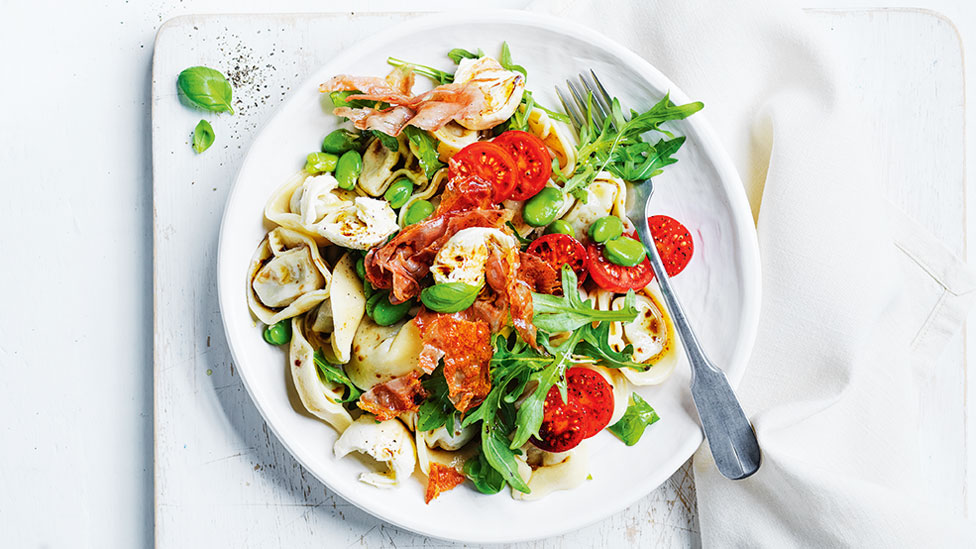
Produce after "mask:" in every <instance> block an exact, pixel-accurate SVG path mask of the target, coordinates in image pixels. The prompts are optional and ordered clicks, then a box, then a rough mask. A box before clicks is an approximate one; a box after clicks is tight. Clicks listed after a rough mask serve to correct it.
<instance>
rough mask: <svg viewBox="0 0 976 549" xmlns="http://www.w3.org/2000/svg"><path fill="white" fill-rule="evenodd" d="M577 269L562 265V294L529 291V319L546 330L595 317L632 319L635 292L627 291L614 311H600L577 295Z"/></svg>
mask: <svg viewBox="0 0 976 549" xmlns="http://www.w3.org/2000/svg"><path fill="white" fill-rule="evenodd" d="M576 280H577V279H576V273H574V272H573V269H571V268H570V267H569V266H568V265H563V267H562V283H563V295H562V296H561V297H560V296H554V295H548V294H537V293H535V292H533V293H532V310H533V315H532V323H533V324H535V326H536V328H538V329H540V330H544V331H546V332H549V333H552V334H554V333H558V332H570V331H573V330H575V329H577V328H579V327H581V326H583V325H585V324H589V323H590V322H597V321H604V320H606V321H617V320H619V321H622V322H631V321H633V320H634V318H635V317H636V316H637V309H636V308H635V307H634V292H633V290H630V291H628V292H627V297H626V298H625V300H624V306H623V308H622V309H620V310H617V311H601V310H598V309H594V308H593V304H592V303H591V301H590V300H586V301H583V300H582V299H580V295H579V290H578V289H577V286H576Z"/></svg>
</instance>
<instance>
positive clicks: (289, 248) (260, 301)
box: [247, 227, 332, 325]
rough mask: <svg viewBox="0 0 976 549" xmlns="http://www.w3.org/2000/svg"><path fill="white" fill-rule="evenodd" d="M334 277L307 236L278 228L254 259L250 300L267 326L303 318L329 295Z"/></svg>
mask: <svg viewBox="0 0 976 549" xmlns="http://www.w3.org/2000/svg"><path fill="white" fill-rule="evenodd" d="M331 278H332V274H331V273H330V272H329V268H328V267H327V266H326V264H325V262H324V261H322V257H321V256H320V255H319V249H318V246H316V244H315V242H313V241H312V240H311V239H310V238H308V237H307V236H305V235H303V234H301V233H298V232H295V231H291V230H288V229H285V228H283V227H278V228H276V229H274V230H272V231H271V232H269V233H268V235H267V236H266V237H265V238H264V240H263V241H261V245H260V246H258V249H257V250H256V251H255V252H254V256H253V257H252V258H251V268H250V269H249V271H248V276H247V282H248V284H247V301H248V305H249V306H250V308H251V312H252V313H254V316H256V317H258V320H260V321H261V322H264V323H265V324H269V325H270V324H275V323H277V322H278V321H280V320H283V319H286V318H291V317H293V316H297V315H300V314H302V313H304V312H305V311H308V310H309V309H311V308H313V307H315V306H316V305H318V304H319V303H321V302H322V300H324V299H325V298H326V297H328V296H329V281H330V280H331Z"/></svg>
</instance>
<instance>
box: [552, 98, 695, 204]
mask: <svg viewBox="0 0 976 549" xmlns="http://www.w3.org/2000/svg"><path fill="white" fill-rule="evenodd" d="M703 107H704V104H703V103H701V102H700V101H696V102H693V103H688V104H686V105H675V104H674V103H672V102H671V98H670V96H669V95H665V96H664V97H663V98H662V99H661V100H660V101H658V102H657V104H655V105H654V106H653V107H651V108H650V109H648V110H647V111H645V112H643V113H638V112H637V111H634V110H631V113H630V114H631V119H630V120H629V121H628V120H626V118H625V117H624V114H623V109H622V108H621V106H620V101H618V100H617V99H616V98H614V99H613V102H612V104H611V106H610V116H608V117H607V119H606V120H605V121H604V124H603V125H602V126H598V125H597V124H596V122H595V120H594V119H593V97H592V96H589V97H587V105H586V113H585V116H584V118H585V120H584V123H583V126H582V127H581V128H580V130H579V138H580V142H579V145H578V147H577V170H576V174H574V176H573V177H572V178H570V179H569V181H567V183H566V184H565V185H564V186H563V191H564V192H567V193H569V192H573V194H574V195H575V196H577V197H578V196H579V195H580V194H581V193H580V192H579V191H581V190H582V189H584V188H586V186H587V185H589V184H590V182H591V181H593V179H594V178H595V177H596V174H597V173H599V172H600V171H602V170H607V171H609V172H611V173H612V174H614V175H616V176H617V177H620V178H621V179H624V180H627V181H643V180H645V179H649V178H651V177H654V176H655V175H658V174H660V173H661V169H662V168H664V167H665V166H668V165H670V164H674V163H675V162H677V161H678V160H677V159H676V158H674V157H673V155H674V154H675V153H676V152H677V151H678V149H679V148H680V147H681V145H682V144H683V143H684V142H685V138H684V137H674V135H672V134H671V133H670V132H668V131H667V130H665V129H662V128H661V124H663V123H665V122H669V121H672V120H684V119H685V118H688V117H689V116H691V115H693V114H695V113H696V112H698V111H700V110H701V109H702V108H703ZM651 131H656V132H659V133H661V134H663V135H665V136H666V137H667V138H668V139H661V140H659V141H658V142H657V143H654V144H651V143H649V142H646V141H644V140H643V139H642V138H641V136H642V135H643V134H645V133H648V132H651Z"/></svg>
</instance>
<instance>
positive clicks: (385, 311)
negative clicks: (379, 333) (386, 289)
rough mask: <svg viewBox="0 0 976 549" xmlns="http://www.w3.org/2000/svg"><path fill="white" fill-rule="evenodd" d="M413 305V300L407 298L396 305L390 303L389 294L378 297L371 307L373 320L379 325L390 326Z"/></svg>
mask: <svg viewBox="0 0 976 549" xmlns="http://www.w3.org/2000/svg"><path fill="white" fill-rule="evenodd" d="M412 306H413V300H412V299H408V300H407V301H404V302H403V303H398V304H396V305H394V304H392V303H390V299H389V294H386V295H385V296H384V297H383V299H380V300H379V301H378V302H377V303H376V305H375V306H374V307H373V321H374V322H376V323H377V324H379V325H380V326H390V325H392V324H396V323H397V322H399V321H400V319H402V318H403V317H404V316H406V314H407V311H409V310H410V307H412Z"/></svg>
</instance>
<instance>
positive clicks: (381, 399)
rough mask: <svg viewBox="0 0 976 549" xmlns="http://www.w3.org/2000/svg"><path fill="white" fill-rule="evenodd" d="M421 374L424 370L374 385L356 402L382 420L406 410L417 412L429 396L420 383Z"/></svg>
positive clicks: (391, 417)
mask: <svg viewBox="0 0 976 549" xmlns="http://www.w3.org/2000/svg"><path fill="white" fill-rule="evenodd" d="M421 375H423V374H422V372H419V371H413V372H410V373H409V374H407V375H404V376H400V377H397V378H393V379H391V380H390V381H387V382H386V383H380V384H379V385H374V386H373V387H372V388H371V389H370V390H369V391H366V392H365V393H363V395H362V396H361V397H359V401H358V402H357V403H356V404H357V405H358V406H359V407H360V408H362V409H363V410H366V411H367V412H369V413H371V414H373V415H375V416H376V419H378V420H380V421H386V420H388V419H393V418H395V417H397V416H398V415H400V414H402V413H404V412H416V411H417V409H418V408H419V407H420V403H421V402H423V401H424V399H425V398H427V392H426V391H424V388H423V387H422V386H421V385H420V376H421Z"/></svg>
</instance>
